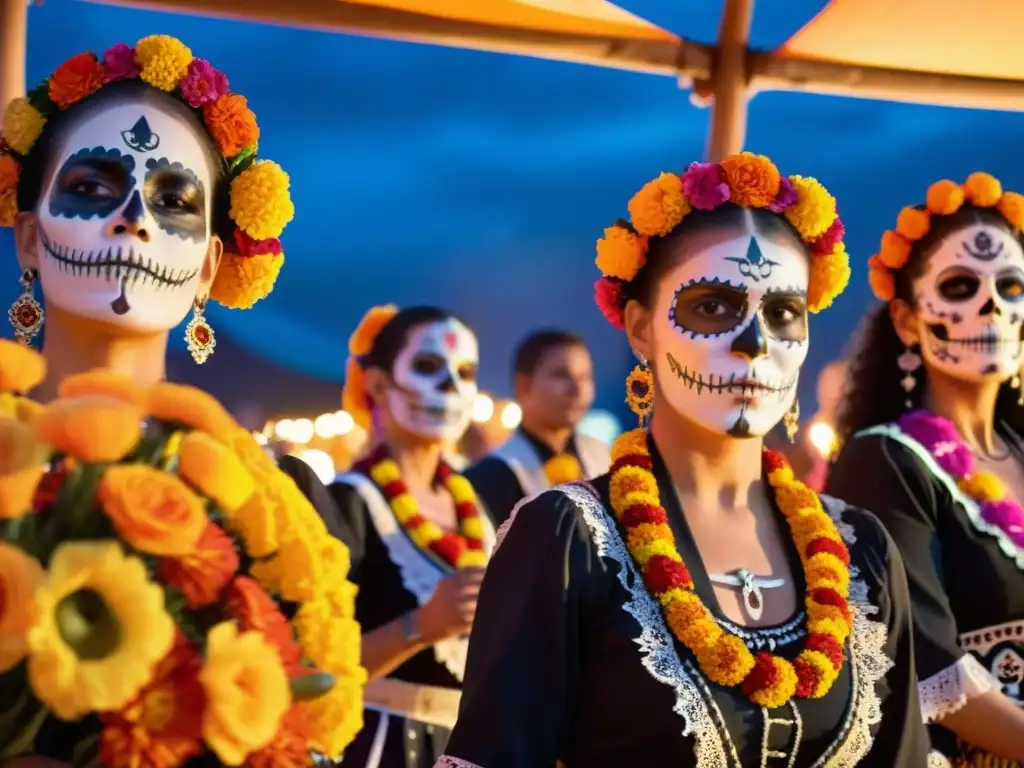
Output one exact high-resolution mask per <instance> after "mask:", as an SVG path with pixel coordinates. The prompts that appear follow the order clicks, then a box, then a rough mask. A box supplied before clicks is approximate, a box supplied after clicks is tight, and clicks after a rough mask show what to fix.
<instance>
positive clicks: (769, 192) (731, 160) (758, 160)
mask: <svg viewBox="0 0 1024 768" xmlns="http://www.w3.org/2000/svg"><path fill="white" fill-rule="evenodd" d="M719 167H720V168H721V169H722V172H723V173H724V174H725V180H726V183H727V184H728V185H729V191H730V196H729V200H730V202H732V203H735V204H736V205H739V206H742V207H743V208H764V207H765V206H766V205H768V204H769V203H770V202H772V201H773V200H774V199H775V196H776V195H777V194H779V185H780V184H781V183H782V177H781V175H780V174H779V169H778V168H776V167H775V163H773V162H772V161H771V160H769V159H768V158H767V157H765V156H764V155H755V154H754V153H753V152H740V153H739V154H737V155H730V156H729V157H727V158H725V160H723V161H722V162H721V163H719Z"/></svg>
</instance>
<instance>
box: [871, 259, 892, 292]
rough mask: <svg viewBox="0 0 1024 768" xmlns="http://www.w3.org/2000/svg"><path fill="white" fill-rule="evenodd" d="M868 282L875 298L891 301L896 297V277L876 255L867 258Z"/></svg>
mask: <svg viewBox="0 0 1024 768" xmlns="http://www.w3.org/2000/svg"><path fill="white" fill-rule="evenodd" d="M868 284H869V285H870V286H871V292H872V293H873V294H875V298H877V299H880V300H881V301H892V300H893V299H894V298H895V297H896V278H895V276H893V274H892V272H890V271H889V270H888V269H886V267H885V265H884V264H883V263H882V261H881V259H879V258H878V256H872V257H871V258H870V259H869V260H868Z"/></svg>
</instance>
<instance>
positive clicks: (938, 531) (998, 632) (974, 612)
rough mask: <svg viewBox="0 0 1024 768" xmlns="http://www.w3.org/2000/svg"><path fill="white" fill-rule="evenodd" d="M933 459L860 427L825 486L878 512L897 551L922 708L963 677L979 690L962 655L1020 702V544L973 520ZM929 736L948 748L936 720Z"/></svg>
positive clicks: (943, 707)
mask: <svg viewBox="0 0 1024 768" xmlns="http://www.w3.org/2000/svg"><path fill="white" fill-rule="evenodd" d="M921 451H922V452H923V451H924V449H923V448H922V449H921ZM925 455H926V454H925ZM933 469H938V467H937V465H933V466H932V467H931V468H930V467H929V466H928V462H927V461H926V460H925V459H924V457H922V456H921V455H919V454H916V453H915V452H914V450H913V449H911V448H910V447H908V446H907V445H906V444H904V443H902V442H899V441H898V440H897V439H894V438H893V437H890V436H887V435H878V434H875V435H864V436H860V437H855V438H853V439H851V440H850V441H849V442H848V443H847V444H846V446H845V447H844V448H843V450H842V452H841V454H840V455H839V457H838V459H837V461H836V463H835V465H834V466H833V467H832V471H831V474H830V476H829V480H828V490H829V492H830V493H833V494H835V495H836V496H840V497H842V498H844V499H846V500H847V501H848V502H850V503H853V504H857V505H858V506H863V507H865V508H867V509H870V510H872V511H873V512H874V513H875V514H876V515H878V517H879V519H880V520H881V521H882V522H883V523H884V525H885V527H886V528H887V529H888V531H889V533H890V534H891V535H892V537H893V539H894V540H895V542H896V544H897V546H898V547H899V549H900V552H901V553H902V555H903V560H904V562H905V564H906V568H907V577H908V580H909V583H910V596H911V600H912V604H913V618H914V626H915V633H914V641H915V659H916V665H917V672H918V675H919V677H920V680H921V685H920V696H921V705H922V709H923V711H924V713H925V715H926V717H927V718H928V719H933V718H935V717H938V716H941V715H943V714H946V713H948V712H950V711H953V710H955V709H956V708H958V707H959V705H961V704H963V702H964V701H966V698H965V696H967V695H968V694H969V693H971V692H972V691H971V686H972V685H973V686H974V687H975V690H984V687H985V679H984V678H985V677H987V676H986V675H984V672H982V676H981V679H972V673H971V668H974V669H977V668H976V666H975V665H974V664H973V662H971V661H968V659H970V658H972V657H973V659H974V660H976V661H978V662H980V663H981V666H982V667H984V669H985V670H987V671H988V672H990V673H991V674H992V675H993V676H994V677H995V678H996V679H997V680H998V681H999V683H1001V684H1002V685H1003V691H1004V692H1005V693H1006V694H1007V695H1008V696H1010V697H1011V698H1013V699H1014V700H1016V701H1017V703H1018V704H1020V705H1021V706H1024V690H1022V686H1024V551H1022V550H1020V549H1019V548H1016V547H1013V546H1012V545H1010V546H1007V544H1006V543H1004V544H1002V545H1001V544H1000V539H999V538H998V537H996V536H994V535H992V534H991V533H988V532H985V531H984V530H982V529H981V528H979V526H978V525H977V524H976V523H975V522H974V521H973V520H972V517H971V515H969V514H968V510H967V508H966V507H965V506H964V505H963V504H962V503H960V502H958V501H957V500H956V499H955V498H954V497H953V493H952V492H951V490H950V488H949V486H947V485H946V484H945V483H944V482H943V481H942V479H941V475H940V474H936V473H935V472H934V471H933ZM939 472H940V473H941V470H939ZM865 478H871V480H870V482H864V479H865ZM954 485H955V483H954ZM1004 547H1005V549H1004ZM966 651H970V655H969V656H965V652H966ZM965 662H966V666H965ZM979 671H980V670H979ZM989 684H990V685H992V684H993V681H991V678H989ZM979 685H980V686H981V687H980V688H978V687H977V686H979ZM932 739H933V742H934V745H935V747H936V748H937V749H939V750H940V751H942V752H943V753H945V754H947V755H949V756H951V757H952V756H953V755H955V754H956V753H957V752H956V750H957V747H956V739H955V738H954V736H953V734H952V733H951V732H949V731H947V730H946V729H944V728H942V727H941V726H937V725H936V726H933V727H932ZM1000 764H1001V763H1000Z"/></svg>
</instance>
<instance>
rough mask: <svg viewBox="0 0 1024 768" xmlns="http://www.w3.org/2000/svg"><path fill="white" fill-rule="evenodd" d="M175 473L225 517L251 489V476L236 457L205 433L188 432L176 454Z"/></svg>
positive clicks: (238, 505) (244, 498)
mask: <svg viewBox="0 0 1024 768" xmlns="http://www.w3.org/2000/svg"><path fill="white" fill-rule="evenodd" d="M178 461H179V465H178V470H179V472H180V473H181V476H182V477H183V478H185V479H186V480H187V481H188V482H189V483H190V484H191V485H192V486H194V487H195V488H197V489H199V491H200V493H202V494H203V495H204V496H207V497H209V498H211V499H213V500H214V502H216V504H217V506H218V507H220V509H221V510H223V511H224V512H225V513H226V514H227V515H228V516H229V517H230V516H231V515H232V514H233V513H234V512H235V511H236V510H237V509H238V508H239V507H240V506H242V505H243V504H244V503H245V502H246V501H247V500H248V499H249V497H250V496H252V493H253V491H254V490H255V485H254V484H253V479H252V474H250V472H249V470H248V469H246V468H245V464H243V463H242V460H241V459H240V458H239V457H238V455H237V454H236V453H235V452H234V451H232V450H231V449H230V448H228V447H227V446H226V445H224V443H222V442H220V441H218V440H216V439H215V438H213V437H210V436H209V435H208V434H206V433H205V432H189V433H188V434H187V435H185V437H184V438H182V441H181V447H180V448H179V451H178Z"/></svg>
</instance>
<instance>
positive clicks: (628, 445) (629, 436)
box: [612, 429, 647, 461]
mask: <svg viewBox="0 0 1024 768" xmlns="http://www.w3.org/2000/svg"><path fill="white" fill-rule="evenodd" d="M631 455H640V456H646V455H647V430H644V429H631V430H629V431H628V432H623V433H622V434H621V435H619V436H618V438H616V440H615V442H614V443H613V444H612V461H618V460H619V459H621V458H622V457H623V456H631Z"/></svg>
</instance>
